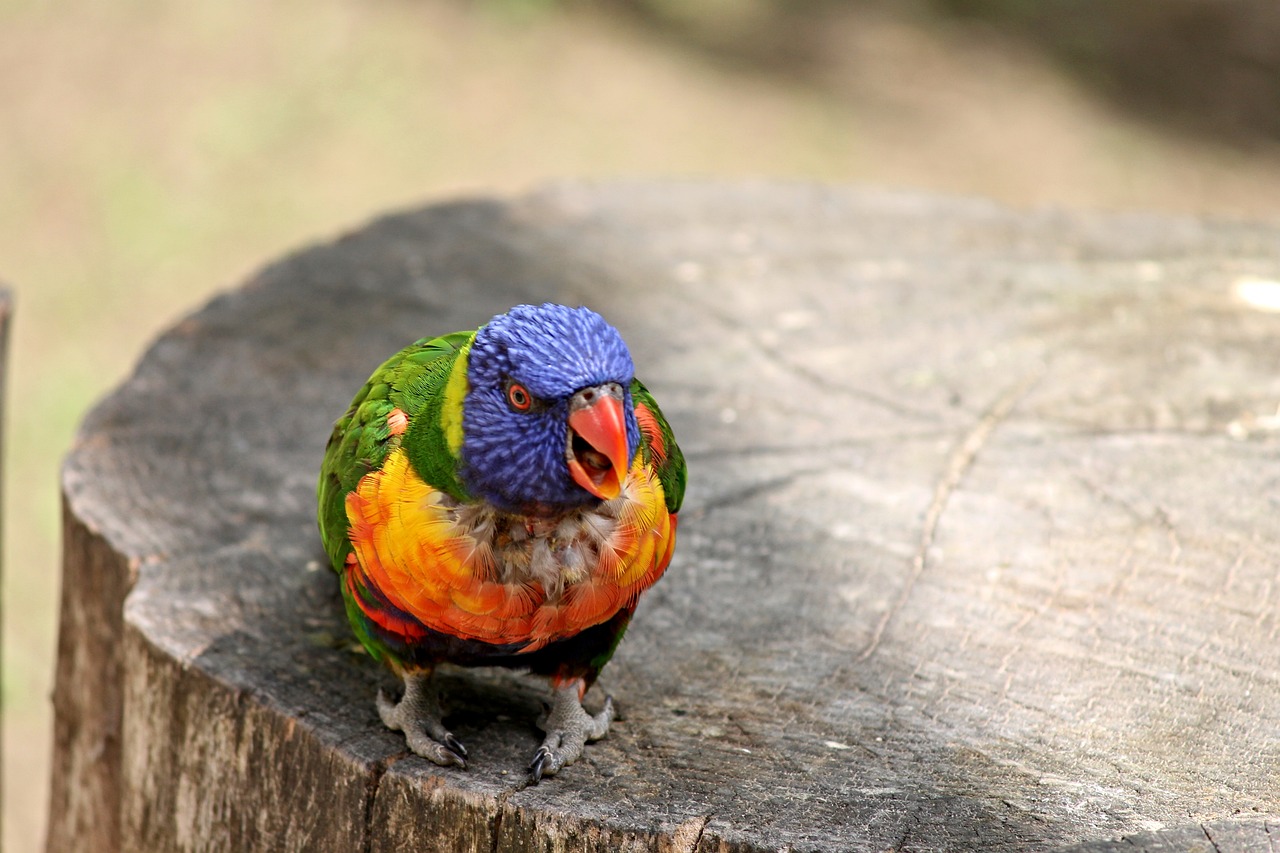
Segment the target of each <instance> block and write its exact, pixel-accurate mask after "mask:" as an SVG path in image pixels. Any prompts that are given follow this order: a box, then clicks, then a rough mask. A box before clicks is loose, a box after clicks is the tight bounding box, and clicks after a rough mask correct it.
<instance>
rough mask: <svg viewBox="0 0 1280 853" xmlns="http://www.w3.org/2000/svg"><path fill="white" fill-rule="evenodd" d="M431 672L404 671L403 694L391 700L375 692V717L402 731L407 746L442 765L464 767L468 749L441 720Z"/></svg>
mask: <svg viewBox="0 0 1280 853" xmlns="http://www.w3.org/2000/svg"><path fill="white" fill-rule="evenodd" d="M430 681H431V673H430V672H426V673H421V672H418V673H406V674H405V677H404V696H402V697H401V699H400V701H399V702H392V701H391V698H390V697H389V696H387V694H386V693H384V692H383V691H381V690H379V691H378V716H379V717H381V718H382V722H383V724H384V725H385V726H386V727H387V728H389V729H391V730H392V731H400V732H404V740H405V743H406V744H407V745H408V746H409V749H411V750H413V751H414V752H415V753H416V754H418V755H421V756H422V757H423V758H425V759H427V760H428V761H432V762H434V763H436V764H439V765H440V766H441V767H451V766H452V767H459V768H462V769H463V770H465V769H466V767H467V760H466V757H467V749H466V747H464V746H463V745H462V743H461V742H460V741H459V740H458V739H457V738H456V737H454V736H453V733H452V732H450V731H449V730H448V729H446V728H445V727H444V724H443V723H441V722H440V716H441V714H440V702H439V700H438V699H437V698H436V695H435V693H434V692H433V691H432V690H431V688H430V684H429V682H430Z"/></svg>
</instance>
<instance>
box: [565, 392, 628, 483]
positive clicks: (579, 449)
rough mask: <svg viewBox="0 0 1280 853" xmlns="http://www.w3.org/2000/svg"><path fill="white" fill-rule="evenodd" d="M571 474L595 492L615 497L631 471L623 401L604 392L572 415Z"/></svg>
mask: <svg viewBox="0 0 1280 853" xmlns="http://www.w3.org/2000/svg"><path fill="white" fill-rule="evenodd" d="M569 429H570V430H571V431H572V432H571V435H570V441H569V458H568V462H569V474H570V475H571V476H572V477H573V479H574V482H576V483H577V484H578V485H579V486H582V488H584V489H586V490H587V491H588V492H590V493H591V494H593V495H595V496H596V497H598V498H603V499H604V500H611V499H613V498H616V497H617V496H618V493H619V492H620V491H621V490H622V481H623V480H624V479H625V478H626V475H627V425H626V420H625V419H624V418H623V416H622V403H621V401H619V400H618V399H617V398H615V397H611V396H606V395H600V396H598V397H597V398H596V399H595V401H594V402H593V403H591V405H589V406H587V407H586V408H583V409H579V410H578V411H576V412H574V413H573V414H571V415H569Z"/></svg>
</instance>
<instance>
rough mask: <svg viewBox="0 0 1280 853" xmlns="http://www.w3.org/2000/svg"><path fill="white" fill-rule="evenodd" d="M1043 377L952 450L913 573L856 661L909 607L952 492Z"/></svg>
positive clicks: (1008, 398) (993, 408) (999, 402)
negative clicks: (1022, 400)
mask: <svg viewBox="0 0 1280 853" xmlns="http://www.w3.org/2000/svg"><path fill="white" fill-rule="evenodd" d="M1043 375H1044V371H1043V369H1041V370H1038V371H1035V372H1032V373H1029V374H1028V375H1026V376H1025V377H1023V378H1022V380H1021V381H1019V382H1017V383H1016V384H1014V385H1012V386H1010V387H1009V388H1007V389H1005V391H1004V393H1002V394H1001V395H1000V396H999V397H997V398H996V399H995V402H993V403H992V404H991V405H990V406H989V407H988V408H987V410H986V412H984V413H983V415H982V417H981V418H979V419H978V421H977V423H975V424H974V425H973V427H972V428H970V430H969V432H968V433H967V434H966V435H965V436H964V438H963V439H962V440H961V441H960V442H959V444H957V445H956V447H955V449H953V450H952V452H951V455H950V457H949V458H948V459H947V467H946V470H945V471H944V472H943V475H942V477H941V478H939V480H938V482H937V483H936V485H935V486H934V490H933V499H932V500H931V501H930V502H929V508H928V509H927V510H926V511H925V516H924V526H923V528H922V529H921V532H920V544H919V545H918V546H917V548H916V553H915V556H914V557H912V559H911V573H910V574H908V575H907V580H906V583H905V584H903V587H902V591H901V592H900V593H899V594H898V598H897V600H895V601H894V603H893V605H892V606H891V607H890V608H889V609H888V610H886V611H885V612H884V614H883V615H881V617H880V620H879V621H878V622H877V623H876V626H875V628H874V629H873V630H872V632H871V639H870V641H869V642H868V643H867V646H866V648H864V649H863V650H862V652H861V653H860V654H859V655H858V656H857V657H856V658H855V659H854V660H855V661H857V662H859V663H861V662H862V661H865V660H867V659H868V658H870V657H871V656H872V655H873V654H875V652H876V649H878V648H879V647H880V641H881V640H882V639H883V638H884V632H885V630H886V629H887V628H888V627H889V622H890V621H892V620H893V617H894V616H895V615H897V614H898V613H899V612H900V611H901V610H902V608H903V607H904V606H906V603H907V599H909V598H910V597H911V593H912V591H914V589H915V585H916V581H918V580H919V579H920V576H921V575H923V574H924V570H925V567H926V566H927V564H928V560H929V550H930V549H931V548H932V547H933V540H934V536H935V534H936V533H937V530H938V523H939V522H940V521H941V520H942V513H943V512H944V511H945V510H946V508H947V503H948V502H949V501H950V499H951V495H952V493H953V492H954V491H955V490H956V488H957V487H958V486H959V485H960V481H961V480H962V479H963V478H964V475H965V473H966V472H968V470H969V468H970V467H972V465H973V462H974V460H975V459H976V458H977V457H978V453H979V452H980V451H981V450H982V448H983V446H984V445H985V444H986V443H987V441H988V440H989V439H990V438H991V434H992V433H993V432H995V430H996V427H998V426H999V425H1000V423H1001V422H1003V421H1004V420H1005V419H1006V418H1008V417H1009V415H1010V413H1012V412H1013V409H1014V407H1015V406H1016V405H1017V404H1018V401H1019V400H1021V399H1022V398H1023V397H1024V396H1026V394H1027V392H1028V391H1030V390H1031V388H1032V386H1034V385H1035V384H1036V383H1037V382H1039V381H1040V378H1041V377H1042V376H1043Z"/></svg>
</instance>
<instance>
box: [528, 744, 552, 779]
mask: <svg viewBox="0 0 1280 853" xmlns="http://www.w3.org/2000/svg"><path fill="white" fill-rule="evenodd" d="M550 757H551V750H549V749H547V748H546V747H545V746H540V747H538V751H537V752H535V753H534V754H533V761H531V762H529V782H530V783H532V784H534V785H536V784H538V782H539V781H540V780H541V779H542V768H543V766H545V765H546V762H547V759H548V758H550Z"/></svg>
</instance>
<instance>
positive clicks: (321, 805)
mask: <svg viewBox="0 0 1280 853" xmlns="http://www.w3.org/2000/svg"><path fill="white" fill-rule="evenodd" d="M1268 282H1280V229H1276V228H1274V227H1268V226H1263V225H1250V224H1240V223H1213V222H1203V221H1197V220H1193V219H1170V218H1157V217H1148V216H1136V215H1135V216H1110V215H1109V216H1103V215H1083V214H1081V215H1075V214H1067V213H1061V212H1016V211H1011V210H1008V209H1006V208H1002V207H999V206H996V205H993V204H988V203H985V202H980V201H968V200H957V199H945V198H937V197H931V196H925V195H912V194H895V193H883V192H866V191H855V190H840V189H827V188H820V187H812V186H799V185H772V184H759V185H733V186H728V185H711V184H695V183H689V184H646V183H635V184H625V185H605V186H578V185H566V186H563V187H558V188H554V189H551V190H547V191H544V192H540V193H536V194H533V195H531V196H527V197H521V198H515V199H510V200H477V201H462V202H458V203H453V204H444V205H439V206H434V207H429V208H426V209H424V210H420V211H416V212H409V213H405V214H400V215H395V216H390V217H388V218H385V219H382V220H379V221H377V222H374V223H372V224H371V225H369V226H368V227H366V228H363V229H361V230H359V231H357V232H355V233H353V234H351V235H349V236H346V237H344V238H342V239H340V240H337V241H336V242H333V243H330V244H327V245H322V246H317V247H315V248H312V249H308V250H306V251H303V252H301V253H299V254H296V255H294V256H291V257H289V258H287V259H285V260H283V261H281V262H280V263H278V264H275V265H274V266H271V267H269V268H268V269H266V270H265V271H264V272H262V273H261V274H260V275H258V276H257V277H255V278H254V279H253V280H252V281H250V282H249V283H247V284H246V285H245V286H244V287H242V288H240V289H238V290H235V291H232V292H230V293H227V294H226V295H224V296H221V297H219V298H218V299H215V300H214V301H213V302H211V303H210V304H209V305H208V306H206V307H204V308H203V309H201V310H199V311H197V312H196V313H194V314H192V315H191V316H190V317H188V318H187V319H185V320H182V321H181V322H179V323H178V324H177V325H176V326H175V327H174V328H173V329H172V330H171V331H170V332H169V333H167V334H166V335H164V336H163V337H162V338H161V339H160V340H159V341H158V342H157V343H156V344H155V345H154V346H153V347H152V348H151V350H150V351H149V352H148V353H147V354H146V355H145V356H144V357H143V358H142V360H141V363H140V364H139V366H138V369H137V372H136V373H135V374H134V376H133V377H132V378H130V379H129V380H128V381H127V382H126V383H125V384H124V385H123V386H121V387H120V389H119V390H117V391H116V392H115V393H114V394H112V395H111V396H110V397H109V398H107V399H106V400H105V401H103V402H102V403H101V404H100V405H99V406H98V407H97V408H96V409H95V410H94V411H93V413H92V414H91V415H90V416H89V417H88V418H87V420H86V422H85V423H84V425H83V428H82V430H81V433H80V437H79V440H78V442H77V444H76V446H75V448H74V449H73V451H72V453H71V455H70V458H69V459H68V461H67V464H66V467H65V475H64V490H65V497H66V514H65V519H66V543H67V547H66V555H65V567H64V578H63V604H62V620H63V623H62V624H63V627H62V636H61V640H60V645H59V666H58V674H57V688H56V696H55V703H56V712H57V726H56V732H57V734H56V736H57V744H56V756H55V776H54V784H53V808H52V819H51V825H50V836H49V848H50V850H52V851H61V850H77V851H81V850H97V851H168V850H332V851H344V853H345V851H391V850H414V851H431V850H439V851H446V850H475V851H534V850H537V851H543V850H545V851H551V850H593V851H594V850H601V851H603V850H619V849H621V850H661V851H692V850H697V851H715V850H735V851H736V850H769V851H773V850H792V851H808V850H815V851H816V850H849V851H882V850H903V851H907V850H920V851H923V850H978V849H981V850H994V851H1010V853H1012V852H1013V851H1027V850H1031V851H1036V850H1051V849H1058V848H1065V847H1071V846H1074V845H1085V846H1080V847H1077V849H1079V850H1089V851H1103V850H1111V849H1125V850H1132V849H1135V848H1137V847H1140V846H1142V845H1146V846H1145V848H1143V849H1150V850H1153V851H1154V850H1172V849H1187V850H1191V849H1196V847H1195V846H1194V845H1195V844H1201V843H1203V840H1208V842H1209V844H1210V845H1211V847H1210V848H1208V849H1214V850H1218V851H1220V853H1226V851H1232V850H1235V851H1245V850H1270V849H1273V846H1274V845H1276V844H1277V842H1280V829H1277V825H1276V823H1275V822H1274V821H1275V819H1276V817H1277V815H1278V814H1280V805H1278V804H1277V803H1278V799H1280V773H1278V772H1277V760H1278V758H1280V734H1278V733H1280V638H1278V637H1277V633H1278V629H1277V626H1278V625H1280V622H1278V621H1277V601H1278V599H1280V583H1277V570H1276V566H1277V561H1278V560H1280V416H1278V413H1277V405H1278V404H1280V369H1278V367H1280V344H1278V343H1277V342H1278V341H1280V313H1275V312H1274V310H1266V309H1267V304H1266V298H1267V295H1268V293H1269V290H1268V288H1269V287H1272V288H1273V289H1274V288H1280V284H1275V285H1268ZM542 300H554V301H560V302H566V303H572V304H576V303H585V304H588V305H590V306H592V307H593V308H596V309H597V310H599V311H601V312H602V313H604V314H605V316H606V317H608V318H609V319H610V320H611V321H612V322H613V323H614V324H615V325H617V326H618V327H619V328H620V330H621V331H622V332H623V335H624V337H626V339H627V340H628V342H629V343H630V345H631V348H632V352H633V355H634V357H635V361H636V363H637V365H638V370H639V374H640V376H641V377H642V378H643V379H644V381H645V382H646V384H647V385H648V386H649V387H650V389H652V390H653V391H654V393H655V395H656V396H657V397H658V399H659V400H660V402H661V404H662V406H663V408H664V410H665V411H666V413H667V415H668V416H669V418H670V420H671V422H672V424H673V426H674V428H675V430H676V434H677V436H678V437H679V439H680V442H681V445H682V447H683V448H684V449H685V452H686V455H687V457H688V459H689V468H690V480H689V491H688V494H687V499H686V502H685V508H684V511H683V512H682V513H681V525H680V541H679V545H678V547H677V549H676V556H675V559H674V561H673V563H672V565H671V568H670V570H669V571H668V572H667V575H666V577H665V578H664V579H663V580H662V581H661V582H660V583H659V584H658V585H657V586H656V587H655V588H654V589H653V590H651V591H650V593H649V594H648V595H647V596H646V597H645V598H644V599H643V600H642V602H641V605H640V608H639V611H638V613H637V615H636V618H635V621H634V623H633V626H632V628H631V630H630V632H629V633H628V635H627V637H626V639H625V641H624V642H623V644H622V646H621V648H620V649H619V651H618V654H617V656H616V657H615V658H614V661H613V663H611V664H610V666H609V667H608V668H606V669H605V671H604V675H603V678H602V680H601V685H600V686H599V687H597V688H595V689H593V691H592V692H591V693H589V694H588V697H587V705H588V707H589V708H595V707H598V706H599V703H600V702H601V701H602V700H603V695H604V693H605V692H608V693H610V694H612V695H613V696H614V697H616V699H617V700H618V702H619V705H620V706H621V708H622V709H623V711H624V713H625V718H624V719H623V720H621V721H619V722H617V723H616V724H615V726H614V728H613V729H612V731H611V732H610V734H609V736H608V738H607V739H605V740H603V741H601V742H599V743H596V744H593V745H590V746H588V747H587V750H586V752H585V754H584V756H583V759H582V760H581V761H579V762H578V763H577V764H576V765H574V766H573V767H571V768H569V769H567V770H565V771H564V772H563V773H561V774H560V775H559V776H557V777H556V778H554V779H551V780H549V781H544V782H543V783H542V784H539V785H537V786H532V787H530V786H527V785H526V783H525V774H524V772H523V769H524V767H525V766H526V765H527V763H528V761H529V758H530V756H531V755H532V753H533V751H534V749H535V748H536V746H537V744H538V743H539V742H540V739H541V734H540V733H539V732H538V730H537V729H536V728H535V725H534V723H535V720H536V718H537V715H538V712H539V709H540V707H541V702H542V699H543V697H545V696H546V695H547V694H546V692H545V689H544V686H543V685H542V684H540V683H538V682H537V681H535V680H532V679H529V678H527V677H525V676H520V675H517V674H511V673H505V672H496V673H495V672H491V671H483V670H480V671H463V670H451V671H449V672H447V673H445V675H444V677H443V678H442V679H441V680H442V682H443V684H444V687H445V690H446V695H447V700H446V705H447V708H448V709H449V715H448V717H447V720H448V723H449V725H450V727H451V728H452V730H453V731H454V732H455V733H456V734H457V735H458V736H459V737H460V738H461V739H462V740H463V742H465V743H466V744H467V746H468V748H469V749H470V751H471V755H472V760H471V761H470V766H469V768H468V769H467V770H466V771H465V772H463V771H457V770H442V769H440V768H437V767H435V766H434V765H431V764H429V763H427V762H425V761H424V760H423V759H421V758H418V757H416V756H413V755H411V754H409V753H408V752H407V751H406V749H405V746H404V741H403V737H402V736H401V735H400V734H398V733H395V732H390V731H387V730H386V729H385V728H384V727H383V726H382V724H381V723H380V722H379V720H378V716H377V712H376V710H375V707H374V696H375V694H376V691H377V688H378V686H379V685H389V684H390V683H391V680H390V677H389V676H388V675H387V674H385V673H384V672H382V671H381V670H380V668H379V667H378V666H377V665H376V664H375V663H374V662H373V661H372V660H370V659H369V658H368V657H367V656H364V655H362V654H359V653H358V652H357V651H356V650H355V647H354V642H353V640H352V638H351V635H350V633H349V632H348V629H347V626H346V623H345V620H344V616H343V612H342V607H341V600H340V597H339V594H338V587H337V583H336V578H335V576H334V574H333V573H332V571H331V570H330V569H329V567H328V565H327V564H326V562H325V558H324V554H323V552H322V550H321V547H320V541H319V537H318V534H317V532H316V525H315V520H314V519H315V498H314V487H315V482H316V479H317V472H318V466H319V462H320V458H321V455H322V452H323V447H324V443H325V439H326V437H327V435H328V432H329V429H330V426H331V425H332V423H333V421H334V419H335V418H336V417H337V416H338V415H339V414H340V413H341V412H342V410H343V409H344V408H345V406H346V405H347V403H348V402H349V401H350V398H351V396H352V394H353V393H354V392H355V390H356V389H357V388H358V387H359V385H360V384H361V383H362V382H363V381H364V380H365V379H366V378H367V377H368V375H369V374H370V372H371V371H372V370H373V368H374V367H376V366H377V365H378V364H379V363H380V362H381V361H382V359H384V358H385V357H386V356H388V355H389V354H391V353H392V352H394V351H395V350H397V349H399V348H400V347H401V346H403V345H404V344H406V343H408V342H409V341H412V340H413V339H415V338H418V337H420V336H423V335H429V334H437V333H443V332H448V331H452V330H455V329H463V328H473V327H475V326H476V325H477V324H479V323H481V322H483V321H484V320H486V319H487V318H489V317H490V316H491V315H493V314H495V313H497V312H499V311H502V310H504V309H506V308H508V307H510V306H511V305H513V304H515V303H519V302H528V301H542ZM1122 836H1130V837H1131V840H1130V841H1129V842H1124V843H1113V840H1114V839H1119V838H1121V837H1122ZM1170 839H1173V840H1172V841H1171V840H1170ZM1178 839H1182V842H1179V841H1178ZM1183 842H1185V844H1183ZM1180 844H1182V846H1179V845H1180Z"/></svg>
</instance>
